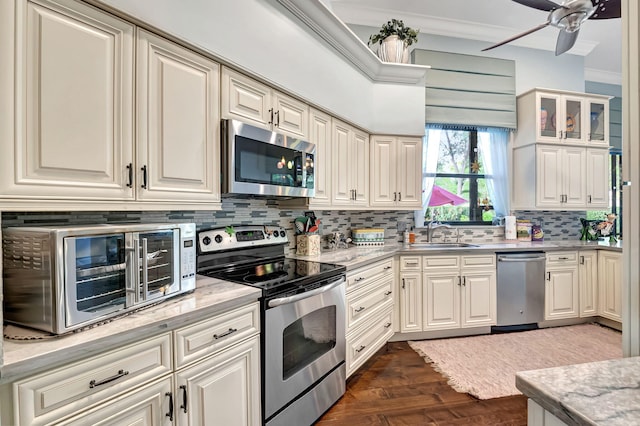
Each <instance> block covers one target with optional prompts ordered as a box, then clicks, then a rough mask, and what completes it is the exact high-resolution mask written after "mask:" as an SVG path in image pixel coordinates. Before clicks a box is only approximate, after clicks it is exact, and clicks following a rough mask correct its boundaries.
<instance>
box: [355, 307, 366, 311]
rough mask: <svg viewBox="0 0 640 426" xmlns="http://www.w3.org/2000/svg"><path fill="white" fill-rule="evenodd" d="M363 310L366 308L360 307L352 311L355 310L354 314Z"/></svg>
mask: <svg viewBox="0 0 640 426" xmlns="http://www.w3.org/2000/svg"><path fill="white" fill-rule="evenodd" d="M365 309H366V308H365V307H364V306H360V307H359V308H357V309H354V310H355V311H356V312H362V311H364V310H365Z"/></svg>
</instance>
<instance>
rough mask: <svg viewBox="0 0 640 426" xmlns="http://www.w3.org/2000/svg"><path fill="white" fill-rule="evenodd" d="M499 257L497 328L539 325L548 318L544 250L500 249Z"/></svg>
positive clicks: (507, 328)
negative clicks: (509, 251) (545, 307)
mask: <svg viewBox="0 0 640 426" xmlns="http://www.w3.org/2000/svg"><path fill="white" fill-rule="evenodd" d="M497 260H498V272H497V275H498V276H497V288H498V299H497V303H496V308H497V311H498V313H497V321H496V322H497V324H496V327H494V328H493V330H494V331H504V330H515V329H518V330H520V329H528V328H537V325H538V323H539V322H541V321H543V320H544V290H545V282H544V272H545V261H546V258H545V255H544V253H542V252H523V253H498V254H497Z"/></svg>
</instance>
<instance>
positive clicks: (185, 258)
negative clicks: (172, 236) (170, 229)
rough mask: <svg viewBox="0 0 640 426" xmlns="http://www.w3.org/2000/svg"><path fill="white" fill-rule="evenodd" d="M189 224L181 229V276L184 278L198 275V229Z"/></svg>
mask: <svg viewBox="0 0 640 426" xmlns="http://www.w3.org/2000/svg"><path fill="white" fill-rule="evenodd" d="M191 225H193V224H188V226H184V225H183V226H182V227H181V229H180V263H181V265H180V276H181V277H182V279H183V280H188V279H195V277H196V229H195V225H194V226H191Z"/></svg>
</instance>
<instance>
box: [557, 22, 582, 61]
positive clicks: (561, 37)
mask: <svg viewBox="0 0 640 426" xmlns="http://www.w3.org/2000/svg"><path fill="white" fill-rule="evenodd" d="M579 32H580V30H579V29H578V30H575V31H573V32H568V31H560V32H559V33H558V41H557V42H556V56H558V55H562V54H563V53H564V52H566V51H567V50H569V49H571V48H572V47H573V45H574V44H576V40H577V39H578V33H579Z"/></svg>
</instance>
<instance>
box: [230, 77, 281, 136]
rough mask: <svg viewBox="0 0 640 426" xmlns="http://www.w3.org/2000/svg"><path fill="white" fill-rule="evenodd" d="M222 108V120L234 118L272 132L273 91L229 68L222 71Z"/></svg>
mask: <svg viewBox="0 0 640 426" xmlns="http://www.w3.org/2000/svg"><path fill="white" fill-rule="evenodd" d="M220 106H221V110H222V118H234V119H238V120H242V121H246V122H249V123H251V124H252V125H254V126H258V127H262V128H265V129H269V130H271V124H272V122H273V108H272V100H271V89H270V88H269V87H268V86H266V85H264V84H261V83H258V82H257V81H255V80H253V79H251V78H249V77H247V76H245V75H242V74H240V73H237V72H235V71H232V70H230V69H228V68H223V69H222V97H221V100H220Z"/></svg>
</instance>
